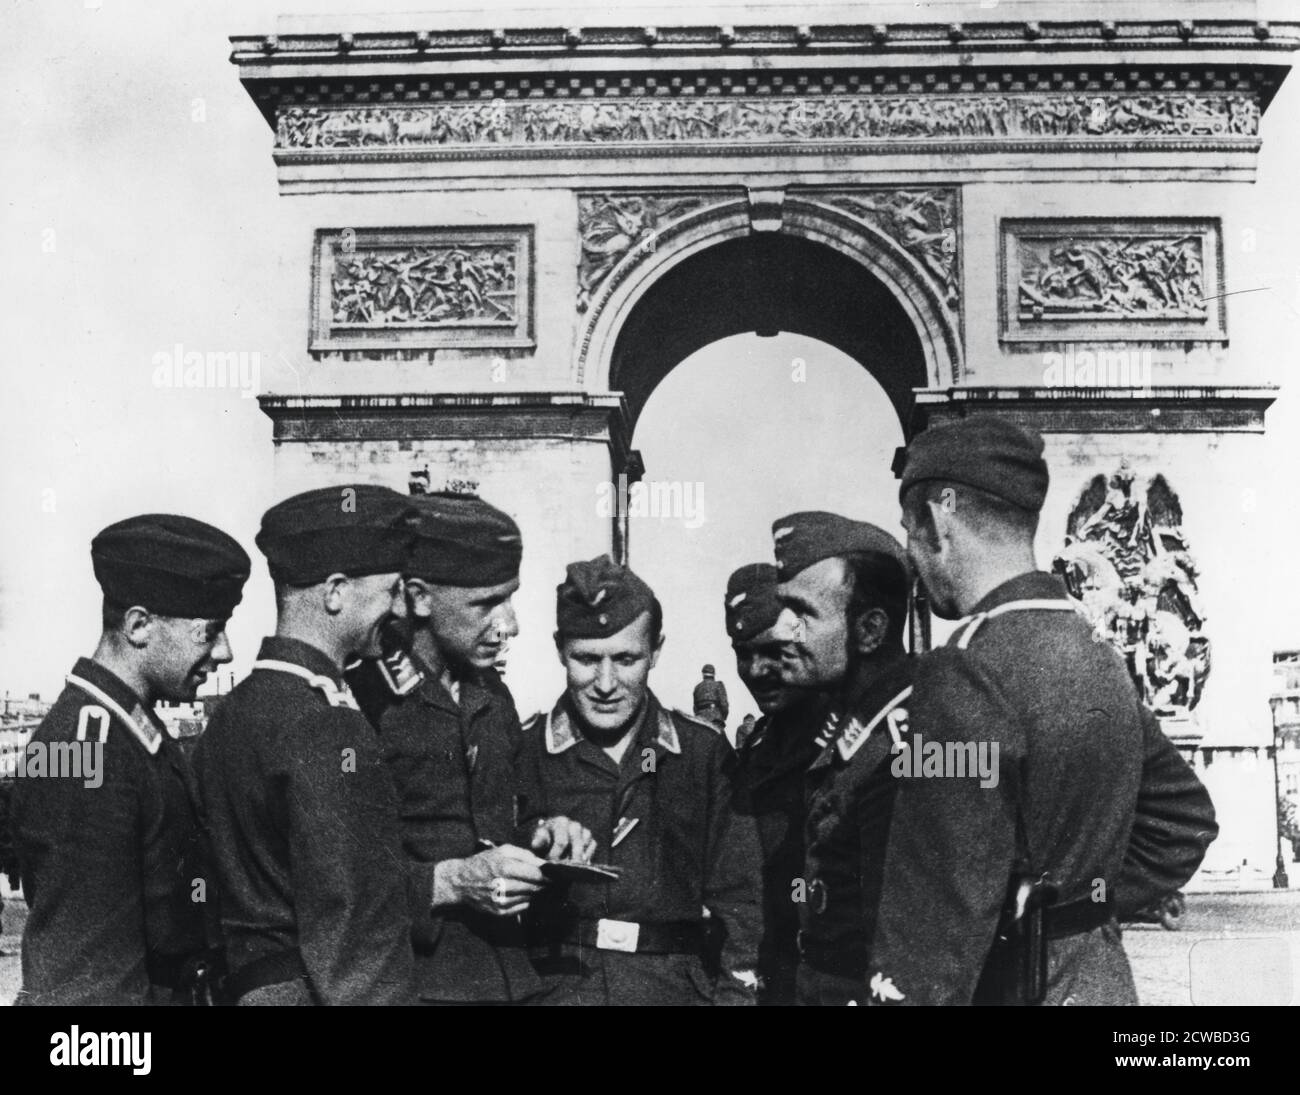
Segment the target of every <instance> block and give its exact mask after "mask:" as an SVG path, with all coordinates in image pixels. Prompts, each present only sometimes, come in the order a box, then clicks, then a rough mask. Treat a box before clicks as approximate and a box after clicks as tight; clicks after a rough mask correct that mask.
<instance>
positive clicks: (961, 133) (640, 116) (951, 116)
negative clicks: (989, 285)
mask: <svg viewBox="0 0 1300 1095" xmlns="http://www.w3.org/2000/svg"><path fill="white" fill-rule="evenodd" d="M1258 127H1259V103H1258V101H1257V100H1256V99H1255V97H1254V96H1253V95H1251V94H1247V93H1244V92H1230V93H1223V92H1220V93H1212V94H1199V93H1190V92H1166V93H1152V94H1147V95H1128V94H1117V93H1090V94H1081V93H1073V92H1035V93H1023V94H1022V93H1008V94H1000V95H978V94H971V95H911V94H856V95H800V96H798V97H788V98H787V97H784V96H782V97H779V98H776V97H761V98H760V97H757V96H748V97H725V98H716V97H701V98H695V97H686V96H674V97H659V96H650V95H641V96H631V97H627V98H621V97H618V96H604V97H599V98H581V99H538V100H533V99H525V100H514V99H502V98H497V99H491V100H483V99H478V100H473V101H468V102H460V101H451V102H438V103H430V104H427V105H397V104H382V105H366V106H348V107H328V108H327V107H317V106H291V107H285V108H282V109H281V110H280V112H279V115H278V121H277V145H278V146H279V147H280V148H287V149H328V148H369V147H377V146H385V145H397V146H404V145H433V146H453V147H454V146H457V145H479V144H509V145H547V144H591V143H647V142H650V143H655V142H669V143H675V142H681V141H698V142H718V141H764V142H776V143H780V142H799V141H814V140H829V141H872V140H927V139H930V140H932V139H937V138H951V139H961V140H968V139H999V138H1016V137H1024V138H1028V137H1034V138H1059V137H1135V136H1137V137H1224V136H1244V137H1249V136H1254V135H1255V134H1256V133H1257V131H1258Z"/></svg>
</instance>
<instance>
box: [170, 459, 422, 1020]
mask: <svg viewBox="0 0 1300 1095" xmlns="http://www.w3.org/2000/svg"><path fill="white" fill-rule="evenodd" d="M412 519H413V518H412V514H411V510H410V507H409V503H408V501H407V500H406V499H405V498H404V497H403V496H401V495H398V494H397V493H396V492H394V491H390V490H387V489H385V488H382V487H376V486H371V485H368V484H358V485H355V486H348V487H326V488H322V489H320V490H315V491H308V492H305V493H303V494H299V495H295V496H294V497H292V498H289V499H286V500H285V501H284V502H281V503H279V504H278V505H276V506H273V507H271V509H270V510H268V511H267V512H266V514H265V515H264V516H263V518H262V527H261V530H260V531H259V532H258V536H257V544H258V547H259V548H261V550H262V551H263V553H264V554H265V555H266V557H267V562H268V565H269V567H270V571H271V576H272V577H273V578H274V579H275V580H276V581H277V582H280V583H282V584H283V585H286V586H294V587H310V586H314V585H317V584H318V583H320V582H323V581H324V580H325V579H326V578H328V577H329V576H330V575H331V574H338V573H341V574H346V575H350V576H353V577H364V576H367V575H384V574H389V573H396V572H400V571H401V570H403V569H404V567H405V564H406V562H407V560H408V559H409V554H410V544H411V533H410V527H411V526H410V522H411V520H412ZM378 622H379V621H378V620H376V623H378ZM196 765H197V769H198V775H199V783H200V788H201V790H202V794H203V802H204V806H205V808H206V809H207V811H208V816H209V819H210V823H211V828H212V837H213V849H214V858H215V862H216V871H217V875H218V878H219V879H220V882H221V886H222V891H223V901H222V927H223V929H224V931H225V935H226V943H227V949H228V963H229V966H230V969H231V974H230V977H229V978H228V980H227V986H228V991H229V993H230V995H232V996H233V997H235V998H237V999H239V1000H240V1001H241V1002H244V1003H278V1004H286V1003H295V1004H308V1003H319V1004H402V1003H411V1002H413V1001H414V998H415V997H414V967H413V957H412V951H411V925H412V917H413V915H414V916H420V915H425V916H427V910H428V908H429V906H430V904H431V903H432V900H433V872H432V867H427V868H425V869H422V870H413V871H410V872H409V873H408V865H407V862H406V859H405V857H404V856H403V854H402V846H401V838H400V834H399V832H398V823H397V795H396V792H395V790H394V788H393V782H392V777H391V775H390V774H389V771H388V769H387V768H386V767H385V766H384V763H383V759H382V756H381V754H380V747H379V740H378V737H377V735H376V733H375V730H374V727H372V726H371V725H370V723H369V722H368V721H367V720H366V717H365V716H364V715H363V714H362V713H361V711H360V709H359V707H358V705H357V703H356V700H355V699H354V698H353V696H352V694H351V692H350V691H349V690H348V688H347V686H346V684H345V683H344V681H343V676H342V670H341V667H340V666H339V665H337V664H336V663H335V661H334V659H333V658H332V657H330V656H329V655H327V654H326V653H324V652H323V651H321V650H319V649H317V648H316V647H315V646H313V645H311V644H310V643H309V642H306V641H303V640H302V639H299V638H294V637H290V636H287V635H285V636H279V635H278V636H275V637H272V638H268V639H265V640H264V641H263V643H262V646H261V649H260V650H259V652H258V657H257V661H256V662H254V664H253V671H252V673H251V674H250V675H249V676H248V677H247V678H245V679H244V680H243V681H241V682H240V683H239V684H238V685H237V686H236V687H235V689H234V690H233V691H232V692H231V693H230V694H229V695H228V696H226V697H225V699H224V700H223V701H222V703H221V704H220V706H219V707H218V709H217V711H216V712H215V713H214V715H213V717H212V720H211V721H210V723H209V724H208V728H207V731H206V733H205V734H204V735H203V738H202V740H201V742H200V743H199V748H198V751H197V754H196Z"/></svg>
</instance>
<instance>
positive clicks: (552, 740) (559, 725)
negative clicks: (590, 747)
mask: <svg viewBox="0 0 1300 1095" xmlns="http://www.w3.org/2000/svg"><path fill="white" fill-rule="evenodd" d="M581 740H582V735H581V734H579V733H578V730H577V728H576V727H575V726H574V725H573V720H572V719H571V718H569V713H568V712H567V711H565V710H564V708H562V707H561V708H560V709H559V710H558V711H552V712H551V713H550V714H549V715H547V716H546V751H547V752H548V753H550V754H551V755H552V756H554V755H555V754H556V753H563V752H564V751H565V750H566V749H568V748H569V747H570V746H573V745H577V744H578V742H580V741H581Z"/></svg>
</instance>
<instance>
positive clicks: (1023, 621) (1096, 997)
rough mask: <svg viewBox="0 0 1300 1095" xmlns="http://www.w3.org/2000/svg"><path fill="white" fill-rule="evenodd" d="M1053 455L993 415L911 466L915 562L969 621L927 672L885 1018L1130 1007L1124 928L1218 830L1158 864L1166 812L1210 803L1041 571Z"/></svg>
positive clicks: (913, 747)
mask: <svg viewBox="0 0 1300 1095" xmlns="http://www.w3.org/2000/svg"><path fill="white" fill-rule="evenodd" d="M1042 451H1043V441H1042V439H1041V438H1040V437H1038V436H1037V435H1036V434H1032V433H1029V432H1027V431H1024V430H1021V429H1018V428H1016V427H1015V426H1012V425H1010V424H1009V423H1007V422H1005V421H1003V420H1000V419H997V418H993V417H990V416H974V417H971V418H969V419H965V420H963V421H961V422H958V423H955V424H952V425H946V426H940V427H935V428H932V429H930V430H927V431H926V432H924V433H922V434H920V435H919V436H918V437H917V438H916V439H914V440H913V442H912V444H911V446H910V447H909V449H908V450H907V454H906V461H905V463H904V466H903V468H902V470H901V478H902V484H901V486H900V488H899V498H900V501H901V503H902V507H903V525H904V527H905V528H906V530H907V537H908V551H909V554H910V555H911V557H912V561H913V563H914V564H915V566H916V568H917V570H918V572H919V575H920V578H921V581H922V583H923V584H924V586H925V589H926V591H927V593H928V596H929V599H930V603H931V604H932V605H933V606H934V610H935V612H936V613H937V614H938V615H940V616H941V617H943V618H945V619H957V618H959V617H969V619H968V620H967V621H966V622H965V623H964V625H963V626H961V627H960V628H958V629H957V631H956V632H955V633H954V634H953V636H952V639H951V640H950V642H949V644H948V645H947V646H946V647H944V648H942V649H939V650H936V651H933V652H932V653H930V654H928V655H926V656H924V657H923V658H921V659H920V660H919V663H918V666H917V672H916V680H915V691H914V693H913V696H912V700H911V704H910V710H911V728H910V735H909V740H908V741H907V749H906V750H902V751H900V753H899V756H898V757H897V758H896V759H897V761H898V762H899V775H900V782H899V790H898V796H897V800H896V802H895V806H894V821H893V824H892V825H891V827H890V834H889V846H888V851H887V854H886V861H885V877H884V885H883V896H882V899H881V904H880V909H879V914H878V917H877V927H876V934H875V941H874V943H873V946H872V951H871V970H870V980H869V983H870V991H871V999H872V1002H876V1003H897V1002H902V1003H909V1004H918V1003H931V1004H947V1003H971V1002H973V1001H974V1002H989V1003H1039V1002H1043V1003H1049V1004H1067V1003H1073V1004H1092V1003H1102V1004H1120V1003H1129V1004H1131V1003H1135V1002H1136V993H1135V990H1134V986H1133V978H1132V974H1131V971H1130V969H1129V964H1128V958H1127V956H1126V955H1125V953H1124V948H1123V944H1122V941H1121V938H1120V932H1119V928H1118V925H1117V923H1116V920H1115V913H1116V911H1117V909H1119V908H1121V907H1122V903H1124V902H1127V901H1129V900H1130V899H1131V897H1134V896H1136V895H1137V893H1138V891H1139V889H1140V886H1141V884H1142V879H1143V877H1144V876H1145V877H1147V878H1151V877H1154V876H1156V875H1161V880H1162V882H1163V883H1168V882H1170V881H1173V880H1177V879H1181V880H1182V881H1185V880H1186V878H1187V877H1190V874H1191V872H1192V871H1193V870H1195V867H1196V865H1197V864H1198V863H1199V862H1200V859H1201V857H1202V856H1203V855H1204V851H1205V847H1206V846H1207V845H1208V844H1209V842H1210V840H1212V839H1213V838H1214V834H1215V830H1214V825H1213V820H1212V816H1211V817H1210V818H1209V819H1208V828H1202V829H1200V830H1199V831H1190V830H1185V831H1182V832H1181V833H1180V834H1177V833H1175V832H1170V831H1166V834H1165V837H1164V839H1165V840H1167V841H1168V844H1169V845H1170V846H1171V847H1172V849H1173V850H1172V852H1171V853H1169V854H1168V855H1167V856H1166V855H1165V853H1164V852H1162V851H1161V850H1160V844H1161V842H1162V837H1161V836H1160V835H1159V834H1160V830H1161V829H1162V827H1163V826H1162V825H1161V823H1160V820H1159V817H1158V816H1157V815H1158V812H1159V809H1160V806H1161V800H1162V798H1164V797H1165V796H1166V794H1167V793H1169V792H1170V791H1172V792H1173V793H1174V794H1175V796H1178V795H1182V796H1185V797H1186V798H1188V799H1196V798H1197V797H1198V796H1197V792H1196V791H1195V789H1194V784H1195V777H1194V776H1193V777H1191V780H1188V778H1187V774H1181V775H1177V774H1174V775H1171V772H1173V770H1174V766H1173V765H1172V764H1171V763H1170V762H1169V756H1168V752H1167V751H1166V750H1164V749H1163V747H1161V746H1160V745H1158V744H1157V743H1155V741H1154V739H1153V737H1152V735H1151V730H1150V726H1151V723H1153V722H1154V720H1152V719H1150V716H1149V715H1148V714H1146V713H1144V711H1143V709H1142V707H1141V705H1140V704H1139V702H1138V699H1137V696H1136V694H1135V692H1134V689H1133V683H1132V681H1131V680H1130V678H1129V675H1128V673H1127V672H1126V670H1125V667H1124V664H1123V662H1122V661H1121V660H1120V658H1119V656H1118V655H1117V654H1116V653H1115V651H1114V650H1113V649H1112V648H1111V647H1110V645H1109V644H1108V643H1105V642H1098V641H1094V638H1093V635H1092V632H1091V629H1090V628H1089V627H1088V625H1087V623H1086V622H1085V621H1084V620H1083V618H1082V617H1081V616H1080V615H1079V614H1078V613H1076V612H1075V611H1074V609H1073V607H1072V605H1071V602H1070V600H1069V597H1068V594H1067V593H1066V591H1065V589H1064V587H1063V586H1062V585H1061V583H1060V582H1059V580H1057V579H1056V578H1054V577H1053V576H1051V575H1049V574H1045V573H1041V572H1039V571H1037V570H1036V569H1035V565H1034V552H1033V545H1034V534H1035V531H1036V528H1037V524H1038V512H1039V509H1040V508H1041V506H1042V503H1043V499H1044V497H1045V495H1046V493H1047V484H1048V473H1047V465H1046V463H1045V462H1044V460H1043V457H1042ZM981 755H982V756H984V757H987V758H988V759H990V760H991V761H992V762H993V763H992V765H991V766H990V767H989V769H988V771H987V773H986V772H985V771H984V770H983V768H984V766H983V765H982V764H980V765H978V767H979V768H980V769H981V770H980V771H978V772H976V771H972V770H971V769H972V767H975V765H972V764H971V763H970V761H971V760H972V759H973V758H974V757H976V756H981ZM1184 767H1185V766H1184ZM963 769H964V771H963ZM1144 774H1145V776H1146V778H1147V781H1148V782H1147V784H1146V785H1144V784H1143V780H1144ZM1160 779H1165V780H1166V783H1165V785H1164V786H1161V785H1160V784H1159V782H1158V781H1159V780H1160ZM1201 794H1202V795H1203V792H1201ZM1202 801H1204V804H1205V806H1208V801H1207V800H1202ZM1191 807H1192V808H1191V809H1189V810H1185V811H1183V817H1182V820H1183V821H1186V820H1187V819H1188V818H1189V817H1191V816H1194V815H1195V814H1197V813H1198V812H1200V810H1201V809H1203V807H1199V806H1198V805H1197V803H1196V802H1194V801H1193V802H1191ZM1139 808H1141V809H1142V810H1144V811H1146V816H1143V815H1142V814H1138V816H1137V818H1136V822H1137V823H1136V825H1135V812H1136V811H1137V810H1138V809H1139ZM1130 830H1132V832H1133V839H1132V842H1130ZM1126 852H1127V857H1126ZM1162 857H1163V858H1165V862H1163V863H1156V864H1155V865H1154V866H1153V865H1152V860H1153V859H1154V860H1160V859H1161V858H1162ZM1126 891H1127V893H1128V894H1129V896H1125V893H1126ZM1013 905H1014V907H1013ZM1004 909H1005V910H1006V911H1005V912H1004ZM1036 938H1040V939H1043V940H1045V943H1044V944H1043V946H1042V947H1041V948H1039V947H1035V946H1034V945H1033V943H1034V940H1035V939H1036Z"/></svg>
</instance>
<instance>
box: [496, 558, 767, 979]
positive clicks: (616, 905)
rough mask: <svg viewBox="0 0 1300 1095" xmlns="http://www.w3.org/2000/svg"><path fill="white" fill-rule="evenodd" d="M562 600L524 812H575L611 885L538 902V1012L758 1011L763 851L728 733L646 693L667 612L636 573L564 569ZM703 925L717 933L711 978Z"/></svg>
mask: <svg viewBox="0 0 1300 1095" xmlns="http://www.w3.org/2000/svg"><path fill="white" fill-rule="evenodd" d="M557 592H558V598H557V600H558V603H557V610H556V632H555V644H556V648H557V650H558V652H559V656H560V661H561V663H562V664H563V665H564V669H565V673H566V675H567V678H568V687H567V689H566V691H565V693H564V695H563V696H562V697H561V698H560V700H559V702H558V703H557V704H556V705H555V707H554V709H553V710H552V711H551V712H550V714H549V715H547V716H538V717H537V718H536V719H534V720H532V721H531V722H530V723H529V725H528V726H527V727H525V730H524V742H523V747H522V749H521V754H520V760H519V778H520V797H519V803H520V809H519V817H520V821H521V822H524V823H525V824H527V823H529V822H531V821H533V820H534V819H536V818H544V817H548V816H551V815H555V814H560V815H563V816H565V817H570V818H573V819H574V820H575V821H578V822H580V823H581V824H583V825H585V826H586V827H587V828H588V829H589V830H590V831H591V832H592V833H593V834H594V835H595V838H596V840H597V841H598V842H599V845H600V848H601V849H602V855H601V858H602V859H603V860H605V861H606V862H608V863H610V864H612V865H613V866H615V867H618V868H619V869H620V870H621V875H620V877H619V878H618V879H617V880H616V881H604V880H602V881H593V882H588V881H578V882H572V883H570V884H568V885H562V886H560V887H557V888H555V889H553V890H552V889H547V890H545V891H543V892H542V893H541V894H539V895H538V896H537V897H536V898H535V899H534V901H533V906H532V908H531V909H530V911H529V916H530V919H531V927H532V931H533V942H534V944H535V946H534V950H533V954H534V959H535V961H536V962H537V965H538V970H539V972H541V973H542V974H543V976H544V977H545V978H546V979H547V980H548V982H549V983H550V985H551V986H552V988H553V990H554V991H553V993H552V994H551V995H550V996H548V997H546V998H545V1000H544V1002H545V1003H557V1004H711V1003H717V1004H749V1003H753V1002H754V986H755V982H756V974H755V972H754V966H755V959H756V950H757V943H758V934H759V908H758V890H759V880H758V871H759V864H758V849H757V841H756V839H755V835H754V831H753V826H752V822H751V821H750V820H749V819H748V818H744V817H741V816H739V815H738V814H737V813H736V812H735V810H734V808H733V803H732V789H731V781H730V778H729V774H728V769H729V767H730V765H729V760H730V758H731V750H730V747H729V746H728V745H727V741H726V738H724V737H723V736H722V735H721V734H719V733H718V732H717V730H715V729H714V728H713V727H712V726H710V725H708V724H707V723H701V722H697V721H696V720H694V719H692V718H690V717H689V716H686V715H683V714H681V713H679V712H676V711H671V712H670V711H667V710H665V709H664V708H663V707H661V706H660V704H659V701H658V700H657V699H656V698H655V696H654V694H653V693H652V692H651V691H650V689H649V675H650V670H651V669H652V668H653V667H654V665H655V662H656V661H657V660H658V658H659V652H660V650H661V649H662V647H663V633H662V631H663V613H662V610H661V608H660V606H659V602H658V600H657V599H656V598H655V596H654V594H653V593H652V592H651V590H650V587H649V586H647V585H646V584H645V583H644V582H643V581H641V579H640V578H638V577H637V576H636V575H635V574H633V573H632V572H631V571H630V570H628V569H627V568H625V567H621V566H618V565H617V564H615V563H613V562H611V561H610V559H609V557H608V556H603V557H601V558H599V559H593V560H591V561H590V562H585V563H572V564H570V566H569V568H568V576H567V578H566V579H565V581H564V583H563V584H562V585H560V587H559V589H558V591H557ZM705 915H707V916H709V917H710V918H715V919H716V921H718V922H720V924H721V929H722V932H723V933H725V941H724V943H723V946H722V948H721V956H720V965H721V972H720V973H719V974H718V975H717V976H716V977H714V976H712V975H710V974H709V973H708V972H707V971H706V969H705V965H704V954H705V951H706V932H705V920H704V916H705Z"/></svg>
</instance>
